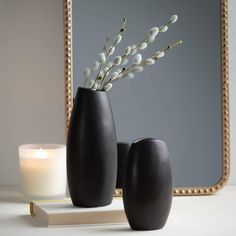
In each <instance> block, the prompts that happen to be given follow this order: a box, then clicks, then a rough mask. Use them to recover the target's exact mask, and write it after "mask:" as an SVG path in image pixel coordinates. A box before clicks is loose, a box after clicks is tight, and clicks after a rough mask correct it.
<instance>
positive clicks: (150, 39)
mask: <svg viewBox="0 0 236 236" xmlns="http://www.w3.org/2000/svg"><path fill="white" fill-rule="evenodd" d="M155 39H156V36H149V37H148V38H147V39H146V42H147V43H152V42H153V41H154V40H155Z"/></svg>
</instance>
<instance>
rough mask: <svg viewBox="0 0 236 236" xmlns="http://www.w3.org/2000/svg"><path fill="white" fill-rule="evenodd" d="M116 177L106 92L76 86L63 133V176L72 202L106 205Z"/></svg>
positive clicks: (113, 140)
mask: <svg viewBox="0 0 236 236" xmlns="http://www.w3.org/2000/svg"><path fill="white" fill-rule="evenodd" d="M116 177H117V142H116V132H115V126H114V120H113V114H112V110H111V106H110V102H109V97H108V94H107V93H106V92H102V91H94V90H91V89H85V88H79V89H78V90H77V94H76V97H75V100H74V105H73V110H72V113H71V118H70V125H69V130H68V137H67V178H68V186H69V192H70V196H71V199H72V202H73V204H74V205H75V206H82V207H98V206H105V205H109V204H110V203H111V201H112V199H113V194H114V191H115V186H116Z"/></svg>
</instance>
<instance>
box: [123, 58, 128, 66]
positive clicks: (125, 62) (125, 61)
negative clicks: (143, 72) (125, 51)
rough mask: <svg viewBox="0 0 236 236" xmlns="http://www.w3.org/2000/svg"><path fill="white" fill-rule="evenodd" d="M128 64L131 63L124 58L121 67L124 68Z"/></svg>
mask: <svg viewBox="0 0 236 236" xmlns="http://www.w3.org/2000/svg"><path fill="white" fill-rule="evenodd" d="M128 62H129V60H128V58H123V59H122V62H121V65H122V66H124V65H126V64H127V63H128Z"/></svg>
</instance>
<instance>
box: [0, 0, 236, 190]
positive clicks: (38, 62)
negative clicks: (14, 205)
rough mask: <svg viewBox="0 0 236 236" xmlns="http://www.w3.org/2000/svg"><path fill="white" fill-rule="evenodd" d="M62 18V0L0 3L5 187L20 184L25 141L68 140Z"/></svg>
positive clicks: (235, 58)
mask: <svg viewBox="0 0 236 236" xmlns="http://www.w3.org/2000/svg"><path fill="white" fill-rule="evenodd" d="M229 3H230V4H229V6H230V9H229V13H230V15H229V23H230V32H229V34H230V41H229V43H230V44H229V46H230V80H231V81H230V97H231V103H230V108H231V138H232V139H231V156H232V174H231V181H230V183H231V184H233V183H234V184H236V125H235V124H236V122H235V120H236V69H235V68H236V43H235V42H236V30H235V25H236V1H234V0H229ZM62 17H63V6H62V0H40V1H38V0H1V1H0V42H1V43H0V52H1V54H0V110H1V116H0V117H1V118H0V185H17V184H18V183H19V177H18V156H17V147H18V145H19V144H22V143H28V142H60V143H63V142H64V127H65V126H64V76H63V73H64V72H63V63H64V62H63V57H64V55H63V36H62V35H63V21H62ZM36 26H37V27H36ZM3 42H4V43H3ZM174 54H175V55H177V52H174ZM133 82H135V81H133Z"/></svg>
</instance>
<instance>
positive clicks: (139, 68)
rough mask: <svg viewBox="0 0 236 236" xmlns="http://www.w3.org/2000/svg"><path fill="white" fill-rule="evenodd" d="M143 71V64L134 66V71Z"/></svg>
mask: <svg viewBox="0 0 236 236" xmlns="http://www.w3.org/2000/svg"><path fill="white" fill-rule="evenodd" d="M142 71H143V67H142V66H135V67H134V68H132V72H134V73H137V72H142Z"/></svg>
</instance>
